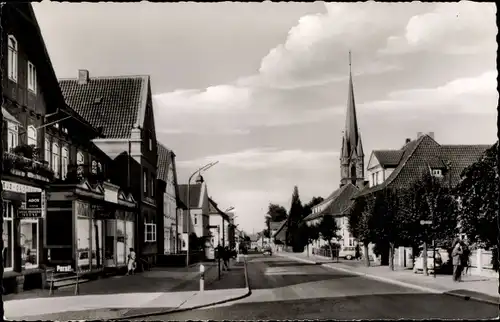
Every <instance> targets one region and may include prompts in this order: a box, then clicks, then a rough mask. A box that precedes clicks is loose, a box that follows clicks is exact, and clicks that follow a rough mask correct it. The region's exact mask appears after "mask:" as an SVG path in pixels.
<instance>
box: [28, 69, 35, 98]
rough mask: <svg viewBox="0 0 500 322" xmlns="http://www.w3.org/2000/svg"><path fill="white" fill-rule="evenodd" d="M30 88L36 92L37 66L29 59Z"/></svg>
mask: <svg viewBox="0 0 500 322" xmlns="http://www.w3.org/2000/svg"><path fill="white" fill-rule="evenodd" d="M28 89H29V90H30V91H32V92H33V93H36V68H35V65H33V63H32V62H30V61H28Z"/></svg>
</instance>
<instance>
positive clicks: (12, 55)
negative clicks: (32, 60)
mask: <svg viewBox="0 0 500 322" xmlns="http://www.w3.org/2000/svg"><path fill="white" fill-rule="evenodd" d="M8 38H9V41H8V42H9V52H8V54H7V60H8V66H7V70H8V75H9V79H10V80H12V81H14V82H17V40H16V37H14V36H13V35H9V36H8Z"/></svg>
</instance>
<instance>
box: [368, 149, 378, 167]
mask: <svg viewBox="0 0 500 322" xmlns="http://www.w3.org/2000/svg"><path fill="white" fill-rule="evenodd" d="M378 165H380V162H379V161H378V159H377V156H376V155H375V153H374V152H373V151H372V154H371V155H370V160H369V161H368V167H367V170H370V169H373V168H375V167H376V166H378Z"/></svg>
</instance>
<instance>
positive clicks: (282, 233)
mask: <svg viewBox="0 0 500 322" xmlns="http://www.w3.org/2000/svg"><path fill="white" fill-rule="evenodd" d="M287 222H288V220H283V221H282V222H281V225H280V226H279V227H278V229H277V230H276V233H274V235H273V237H274V239H277V240H281V241H285V240H286V231H287V229H288V227H287Z"/></svg>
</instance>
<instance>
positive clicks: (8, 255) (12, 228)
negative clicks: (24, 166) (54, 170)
mask: <svg viewBox="0 0 500 322" xmlns="http://www.w3.org/2000/svg"><path fill="white" fill-rule="evenodd" d="M2 187H3V195H2V196H3V234H2V239H3V243H4V248H3V250H2V252H3V253H2V255H3V266H4V287H5V288H6V292H7V293H10V292H17V291H21V290H22V289H29V288H32V287H37V286H38V287H39V286H40V285H41V280H42V278H41V274H42V270H41V269H40V268H39V267H40V266H41V264H43V257H42V240H43V238H42V235H41V232H42V229H41V227H42V225H43V218H42V217H43V214H44V211H45V190H43V189H42V188H40V187H36V186H31V185H28V184H23V183H17V182H12V181H7V180H2ZM28 208H30V209H28ZM38 284H39V285H38Z"/></svg>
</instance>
